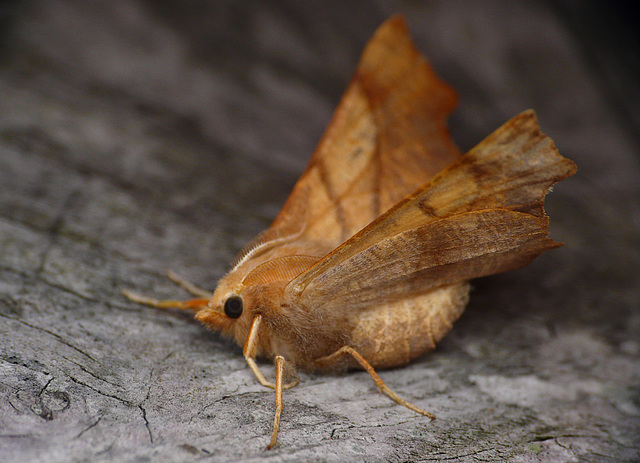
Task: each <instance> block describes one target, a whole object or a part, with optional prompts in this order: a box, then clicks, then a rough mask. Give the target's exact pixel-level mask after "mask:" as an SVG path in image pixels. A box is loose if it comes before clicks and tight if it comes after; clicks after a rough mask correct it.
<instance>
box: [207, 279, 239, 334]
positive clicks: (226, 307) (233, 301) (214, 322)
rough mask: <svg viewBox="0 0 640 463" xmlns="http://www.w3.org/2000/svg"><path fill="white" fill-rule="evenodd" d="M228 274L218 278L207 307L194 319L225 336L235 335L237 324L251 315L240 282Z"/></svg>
mask: <svg viewBox="0 0 640 463" xmlns="http://www.w3.org/2000/svg"><path fill="white" fill-rule="evenodd" d="M229 276H232V275H228V276H227V277H225V278H223V279H222V280H220V282H219V283H218V287H217V288H216V290H215V292H214V293H213V296H212V297H211V299H210V300H209V304H208V306H207V308H206V309H203V310H201V311H200V312H198V313H197V314H196V319H197V320H198V321H200V322H202V323H203V324H205V325H206V326H207V327H209V328H211V329H213V330H215V331H220V332H221V333H222V334H223V335H225V336H230V337H235V333H236V330H237V325H238V324H241V325H245V324H247V320H248V319H250V318H251V317H250V315H249V313H248V312H249V311H248V310H247V301H246V300H245V294H244V288H243V286H242V284H239V283H238V282H236V281H234V280H235V279H234V278H229ZM248 323H251V321H250V320H249V321H248Z"/></svg>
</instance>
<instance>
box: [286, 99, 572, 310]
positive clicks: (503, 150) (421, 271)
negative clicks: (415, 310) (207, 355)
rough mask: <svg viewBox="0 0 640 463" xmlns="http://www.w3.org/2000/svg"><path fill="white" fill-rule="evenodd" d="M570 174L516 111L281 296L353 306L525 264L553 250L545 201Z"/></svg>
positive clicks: (531, 119) (529, 116)
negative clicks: (505, 121) (551, 187)
mask: <svg viewBox="0 0 640 463" xmlns="http://www.w3.org/2000/svg"><path fill="white" fill-rule="evenodd" d="M573 173H575V165H574V164H573V163H572V162H571V161H569V160H567V159H565V158H563V157H562V156H560V154H559V153H558V152H557V150H556V148H555V146H554V144H553V142H552V141H551V140H550V139H549V138H548V137H546V136H545V135H544V134H543V133H542V132H541V131H540V129H539V127H538V124H537V121H536V117H535V114H534V113H533V111H527V112H524V113H522V114H520V115H519V116H516V117H515V118H513V119H512V120H510V121H509V122H507V123H506V124H504V125H503V126H502V127H500V128H499V129H498V130H497V131H496V132H494V133H493V134H492V135H490V136H489V137H487V138H486V139H485V140H484V141H483V142H481V143H480V144H479V145H478V146H476V147H475V148H474V149H472V150H471V151H470V152H469V153H467V154H466V155H465V156H463V157H462V158H460V159H459V160H458V161H457V162H456V163H454V164H453V165H452V166H450V167H449V168H448V169H446V170H444V171H443V172H441V173H440V174H438V175H437V176H436V177H435V178H433V179H432V180H431V181H430V182H428V183H427V184H426V185H424V186H423V187H422V188H420V189H418V190H417V191H416V192H415V193H413V194H412V195H410V196H409V197H407V198H406V199H405V200H404V201H402V202H400V203H399V204H398V205H396V206H395V207H394V208H392V209H391V210H389V211H388V212H387V213H386V214H384V215H383V216H381V217H380V218H379V219H378V220H376V221H375V222H373V223H372V224H371V225H369V226H368V227H366V228H365V229H364V230H362V231H361V232H360V233H358V234H357V235H355V236H354V237H353V238H351V239H350V240H348V241H347V242H346V243H344V244H343V245H342V246H340V247H339V248H337V249H336V250H335V251H334V252H332V253H330V254H329V255H328V256H326V257H325V258H324V259H322V260H321V261H320V262H318V263H317V264H316V265H314V266H313V267H311V268H310V269H309V270H307V271H306V272H305V273H303V274H302V275H300V276H299V277H297V278H296V279H295V280H293V281H292V282H291V283H290V284H289V286H288V288H287V291H288V297H290V298H292V299H295V300H297V301H298V303H300V304H302V305H304V306H308V307H314V306H318V305H321V306H322V307H324V308H326V309H332V308H334V309H338V308H346V307H348V308H349V309H350V310H351V309H355V308H359V307H368V306H371V305H372V304H374V303H376V301H377V302H382V301H384V300H392V299H394V298H398V297H406V296H409V295H412V294H419V293H421V292H425V291H428V290H429V289H431V288H434V287H438V286H443V285H446V284H451V283H457V282H462V281H465V280H469V279H471V278H476V277H480V276H484V275H490V274H493V273H498V272H502V271H506V270H511V269H514V268H518V267H521V266H523V265H526V264H528V263H529V262H531V260H533V259H534V258H535V257H536V256H538V255H539V254H541V253H542V252H544V251H546V250H548V249H551V248H553V247H556V246H558V245H559V243H556V242H555V241H553V240H552V239H550V238H549V237H548V218H547V217H546V216H545V214H544V207H543V206H544V196H545V194H546V192H547V191H548V189H549V187H550V186H551V185H552V184H553V183H555V182H557V181H559V180H562V179H563V178H566V177H568V176H570V175H572V174H573Z"/></svg>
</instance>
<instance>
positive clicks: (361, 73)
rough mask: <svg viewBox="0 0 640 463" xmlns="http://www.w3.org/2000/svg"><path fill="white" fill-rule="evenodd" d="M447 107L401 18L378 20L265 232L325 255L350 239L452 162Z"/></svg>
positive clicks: (449, 94)
mask: <svg viewBox="0 0 640 463" xmlns="http://www.w3.org/2000/svg"><path fill="white" fill-rule="evenodd" d="M455 102H456V97H455V93H454V91H453V90H452V89H451V88H450V87H449V86H447V85H446V84H445V83H443V82H442V81H441V80H440V79H439V78H438V77H437V76H436V75H435V74H434V72H433V70H432V69H431V67H430V66H429V65H428V63H427V62H426V60H425V59H424V57H422V56H421V55H420V54H419V52H418V51H417V50H416V49H415V48H414V46H413V44H412V43H411V39H410V37H409V34H408V32H407V27H406V24H405V22H404V20H403V19H402V18H401V17H399V16H397V17H393V18H391V19H390V20H388V21H387V22H385V23H384V24H383V25H382V26H380V28H379V29H378V30H377V31H376V33H375V35H374V36H373V38H372V39H371V40H370V42H369V43H368V44H367V46H366V48H365V50H364V52H363V54H362V57H361V60H360V62H359V65H358V68H357V70H356V73H355V75H354V77H353V80H352V82H351V83H350V85H349V87H348V89H347V91H346V92H345V94H344V96H343V98H342V100H341V102H340V104H339V106H338V108H337V110H336V112H335V114H334V116H333V118H332V120H331V122H330V124H329V126H328V128H327V130H326V132H325V134H324V136H323V138H322V139H321V141H320V143H319V145H318V147H317V149H316V151H315V153H314V155H313V157H312V158H311V161H310V163H309V165H308V167H307V169H306V170H305V172H304V173H303V174H302V176H301V178H300V179H299V180H298V182H297V183H296V185H295V187H294V189H293V191H292V193H291V195H290V197H289V198H288V200H287V202H286V203H285V205H284V207H283V208H282V211H281V212H280V214H279V215H278V217H277V218H276V220H275V221H274V223H273V225H272V227H271V229H270V231H269V232H268V235H269V236H270V235H273V236H283V235H295V236H296V239H298V238H300V239H302V240H307V241H313V242H316V243H319V244H320V245H321V246H322V247H323V248H324V249H325V252H329V251H330V250H332V249H334V248H335V247H337V246H338V245H339V244H341V243H342V242H344V241H345V240H346V239H347V238H349V237H351V236H353V235H354V234H355V233H356V232H358V231H359V230H361V229H362V228H364V227H365V226H366V225H368V224H369V223H371V222H372V221H373V220H374V219H376V218H377V217H378V216H380V214H382V213H383V212H384V211H386V210H387V209H389V208H390V207H391V206H392V205H393V204H395V203H397V202H398V201H399V200H401V199H402V198H404V197H405V196H406V195H408V194H409V193H411V192H412V191H414V190H415V189H416V188H417V187H419V186H420V185H422V184H424V183H425V182H426V181H427V180H428V179H429V178H430V177H432V176H433V175H434V174H436V173H437V172H439V171H440V170H442V169H443V168H445V167H446V166H447V165H449V164H450V163H451V162H453V161H454V160H455V159H457V158H458V156H459V152H458V150H457V148H456V147H455V146H454V144H453V143H452V141H451V139H450V137H449V134H448V132H447V129H446V118H447V117H448V115H449V113H450V111H451V110H452V109H453V107H454V106H455Z"/></svg>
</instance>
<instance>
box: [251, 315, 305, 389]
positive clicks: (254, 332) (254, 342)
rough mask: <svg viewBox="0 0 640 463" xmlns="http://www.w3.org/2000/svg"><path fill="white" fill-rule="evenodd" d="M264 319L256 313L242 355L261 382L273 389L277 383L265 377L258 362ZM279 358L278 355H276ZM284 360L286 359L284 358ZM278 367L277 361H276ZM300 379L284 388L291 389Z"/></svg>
mask: <svg viewBox="0 0 640 463" xmlns="http://www.w3.org/2000/svg"><path fill="white" fill-rule="evenodd" d="M261 321H262V315H256V317H255V318H254V319H253V322H252V323H251V329H250V330H249V336H247V340H246V341H245V343H244V347H243V349H242V355H244V359H245V360H246V361H247V363H248V364H249V368H251V371H253V374H254V375H256V378H258V381H260V384H262V385H263V386H265V387H270V388H271V389H276V385H275V384H273V383H272V382H271V381H268V380H267V378H265V377H264V375H263V374H262V372H261V371H260V369H259V368H258V365H257V363H256V351H257V349H258V329H259V328H260V322H261ZM276 359H277V357H276ZM283 360H284V359H283ZM276 367H277V363H276ZM276 378H277V370H276ZM298 382H299V381H298V379H295V380H294V381H292V382H290V383H287V384H285V385H284V386H283V388H284V389H289V388H292V387H293V386H295V385H296V384H298Z"/></svg>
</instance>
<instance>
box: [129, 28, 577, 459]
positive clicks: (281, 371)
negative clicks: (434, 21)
mask: <svg viewBox="0 0 640 463" xmlns="http://www.w3.org/2000/svg"><path fill="white" fill-rule="evenodd" d="M455 104H456V95H455V92H454V91H453V90H452V89H451V88H450V87H449V86H448V85H447V84H445V83H444V82H443V81H442V80H440V79H439V78H438V77H437V76H436V74H435V73H434V71H433V70H432V68H431V67H430V66H429V64H428V63H427V61H426V59H425V58H424V57H423V56H422V55H421V54H420V53H419V52H418V51H417V50H416V49H415V48H414V45H413V44H412V42H411V38H410V37H409V33H408V30H407V26H406V23H405V21H404V19H403V18H402V17H400V16H394V17H392V18H391V19H389V20H388V21H386V22H385V23H384V24H383V25H382V26H380V27H379V29H378V30H377V31H376V32H375V34H374V36H373V38H372V39H371V40H370V41H369V43H368V44H367V45H366V47H365V49H364V52H363V54H362V57H361V59H360V62H359V65H358V67H357V69H356V72H355V75H354V77H353V79H352V81H351V83H350V84H349V86H348V88H347V90H346V93H345V94H344V96H343V97H342V100H341V101H340V103H339V106H338V108H337V110H336V112H335V114H334V115H333V118H332V120H331V122H330V123H329V126H328V128H327V129H326V132H325V134H324V136H323V137H322V139H321V141H320V143H319V145H318V147H317V149H316V151H315V153H314V154H313V156H312V158H311V160H310V162H309V165H308V166H307V168H306V170H305V171H304V172H303V174H302V176H301V177H300V179H299V180H298V182H297V183H296V184H295V186H294V188H293V191H292V192H291V195H290V196H289V198H288V199H287V201H286V202H285V204H284V206H283V208H282V210H281V211H280V213H279V214H278V216H277V217H276V218H275V221H274V222H273V224H272V225H271V227H269V228H268V229H267V230H266V231H264V232H262V233H261V234H259V235H258V236H257V237H256V238H255V239H254V240H253V241H251V242H250V243H249V244H248V245H247V246H246V247H245V248H244V249H243V250H242V251H241V252H240V253H239V254H238V256H237V258H236V259H235V262H234V263H233V265H232V268H231V270H230V271H229V273H227V274H226V276H224V277H223V278H222V279H221V280H220V282H219V283H218V286H217V289H216V290H215V292H213V293H210V292H208V291H205V290H202V289H199V288H197V287H195V286H194V285H192V284H190V283H188V282H186V281H184V280H182V279H180V278H179V277H177V276H175V275H173V279H174V280H176V281H177V282H178V283H179V284H181V285H182V286H184V287H185V288H186V289H188V290H189V291H191V292H192V293H193V294H195V295H196V296H197V297H196V298H195V299H191V300H187V301H173V300H167V301H162V300H156V299H153V298H148V297H144V296H141V295H138V294H135V293H132V292H125V295H127V296H128V297H129V298H130V299H132V300H134V301H137V302H140V303H143V304H147V305H151V306H155V307H160V308H178V309H184V310H189V311H193V312H194V313H195V318H196V319H197V320H199V321H200V322H202V323H203V324H204V325H206V326H207V327H208V328H211V329H212V330H215V331H218V332H220V333H222V335H224V336H227V337H230V338H232V339H234V340H235V341H236V342H237V343H238V344H239V345H240V346H243V354H244V357H245V359H246V361H247V363H248V364H249V367H250V368H251V370H252V371H253V373H254V374H255V376H256V378H257V379H258V381H259V382H260V383H261V384H262V385H264V386H267V387H270V388H273V389H275V394H276V411H275V418H274V425H273V432H272V436H271V441H270V443H269V446H268V447H267V448H272V447H273V446H274V445H275V444H276V439H277V436H278V429H279V424H280V415H281V412H282V408H283V402H282V396H283V389H286V388H289V387H292V386H294V385H295V384H296V383H297V379H296V378H297V376H296V375H295V371H296V370H306V371H335V370H343V369H346V368H354V367H355V368H363V369H364V370H366V371H367V372H368V373H369V374H370V375H371V377H372V378H373V380H374V381H375V383H376V385H377V386H378V387H379V389H380V390H381V392H384V393H385V394H387V395H388V396H390V397H391V398H392V399H393V400H394V401H396V402H397V403H399V404H401V405H404V406H406V407H408V408H409V409H411V410H414V411H415V412H417V413H420V414H422V415H425V416H427V417H430V418H434V416H433V415H432V414H431V413H429V412H427V411H425V410H422V409H421V408H419V407H417V406H415V405H413V404H411V403H409V402H407V401H405V400H403V399H402V398H400V397H399V396H398V395H396V394H395V393H394V392H393V391H391V390H390V389H389V388H388V387H387V386H386V384H385V383H384V382H383V381H382V380H381V379H380V377H379V376H378V375H377V373H376V371H375V369H376V368H391V367H397V366H400V365H404V364H406V363H408V362H410V361H411V360H413V359H415V358H416V357H419V356H421V355H423V354H424V353H425V352H428V351H430V350H432V349H433V348H434V347H435V346H436V343H438V342H439V341H440V340H441V339H442V338H443V336H445V334H446V333H447V332H448V331H449V330H450V329H451V326H452V324H453V323H454V322H455V321H456V319H457V318H458V317H459V316H460V315H461V314H462V312H463V310H464V308H465V305H466V304H467V302H468V299H469V280H470V279H473V278H477V277H481V276H485V275H490V274H494V273H498V272H504V271H507V270H513V269H516V268H519V267H522V266H524V265H527V264H529V263H530V262H531V261H532V260H533V259H534V258H536V257H537V256H538V255H540V254H541V253H543V252H544V251H547V250H550V249H553V248H556V247H558V246H560V245H561V243H558V242H556V241H554V240H552V239H551V238H549V236H548V225H549V218H548V217H547V216H546V215H545V212H544V197H545V195H546V193H547V192H548V191H549V189H550V187H551V186H552V185H553V184H554V183H556V182H558V181H560V180H562V179H564V178H566V177H569V176H571V175H573V174H574V173H575V171H576V166H575V164H574V163H573V162H572V161H570V160H568V159H566V158H564V157H562V156H561V155H560V154H559V153H558V151H557V149H556V148H555V146H554V144H553V142H552V141H551V140H550V139H549V138H548V137H547V136H546V135H544V134H543V133H542V132H541V131H540V128H539V126H538V123H537V120H536V116H535V114H534V112H533V111H531V110H529V111H525V112H523V113H521V114H520V115H518V116H516V117H514V118H513V119H511V120H510V121H508V122H507V123H506V124H504V125H503V126H502V127H500V128H499V129H497V130H496V131H495V132H494V133H492V134H491V135H489V136H488V137H487V138H486V139H485V140H484V141H482V142H481V143H480V144H478V145H477V146H476V147H475V148H473V149H472V150H471V151H469V152H468V153H467V154H465V155H464V156H461V155H460V153H459V151H458V149H457V148H456V146H455V145H454V143H453V142H452V141H451V138H450V136H449V134H448V130H447V126H446V119H447V117H448V115H449V113H450V112H451V111H452V110H453V108H454V106H455ZM257 357H263V358H267V359H273V360H274V362H275V366H276V373H275V382H271V381H269V380H267V379H266V378H265V376H264V375H263V374H262V372H261V371H260V369H259V367H258V365H257V363H256V358H257ZM285 372H288V373H287V374H285ZM285 376H287V378H285ZM291 378H293V379H292V380H291V381H290V382H288V383H286V384H285V381H288V380H289V379H291Z"/></svg>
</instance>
